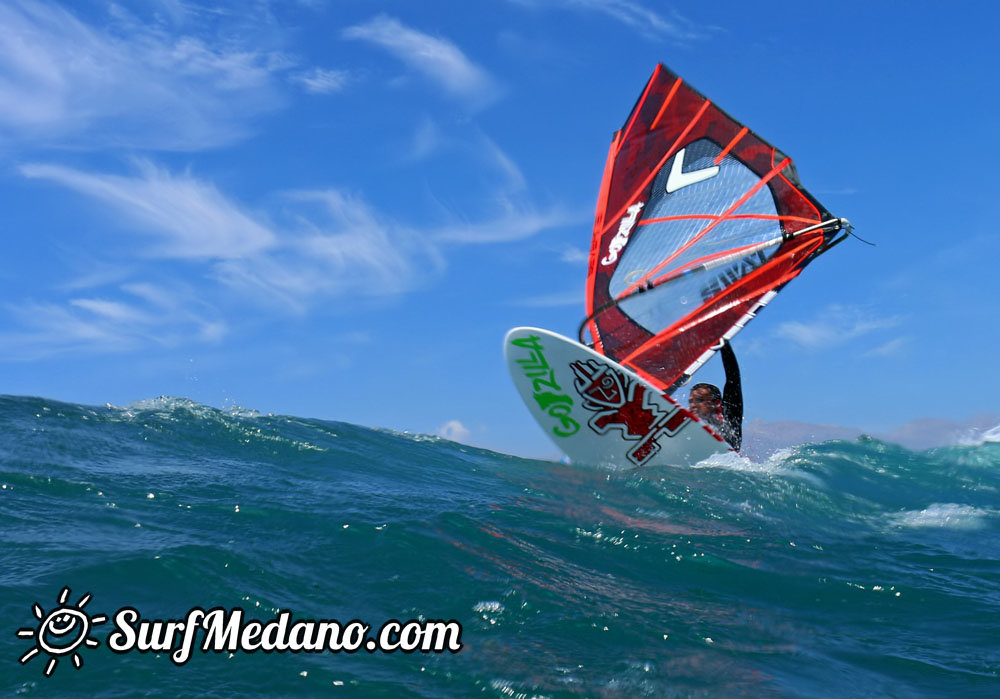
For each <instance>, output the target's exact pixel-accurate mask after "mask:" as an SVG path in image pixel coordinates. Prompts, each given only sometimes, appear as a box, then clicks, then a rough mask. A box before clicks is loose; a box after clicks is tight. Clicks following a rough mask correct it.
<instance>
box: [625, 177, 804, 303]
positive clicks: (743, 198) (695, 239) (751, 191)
mask: <svg viewBox="0 0 1000 699" xmlns="http://www.w3.org/2000/svg"><path fill="white" fill-rule="evenodd" d="M790 162H792V160H791V158H785V159H784V160H782V161H781V164H780V165H778V166H777V167H775V168H774V169H772V170H771V171H770V172H768V173H767V174H766V175H765V176H764V177H762V178H761V179H760V181H759V182H757V184H755V185H754V186H753V187H751V188H750V189H749V190H747V191H746V192H745V193H744V194H743V196H741V197H740V198H739V199H737V200H736V202H735V203H734V204H733V205H732V206H730V207H729V208H728V209H727V210H726V211H724V212H723V214H722V216H721V217H720V218H719V219H717V220H715V221H713V222H712V223H710V224H708V225H707V226H705V227H704V228H703V229H702V230H701V232H700V233H698V234H697V235H695V236H694V237H693V238H691V240H689V241H688V242H686V243H685V244H684V245H682V246H681V247H679V248H677V250H675V251H674V252H673V253H671V254H670V255H668V256H667V257H666V259H664V260H663V261H662V262H660V263H659V264H658V265H656V267H654V268H653V269H651V270H650V271H649V272H647V273H646V274H644V275H643V276H642V277H641V278H639V279H638V280H637V281H636V282H635V283H634V284H632V285H631V286H629V287H628V288H626V289H625V291H623V292H622V293H621V294H619V295H618V298H622V297H623V296H625V295H627V294H630V293H632V292H633V291H635V290H636V289H638V288H639V287H640V286H642V284H643V283H644V282H645V281H647V280H648V279H650V278H651V277H652V276H653V275H654V274H656V273H657V272H659V271H660V270H661V269H663V268H664V267H666V266H667V265H668V264H670V263H671V262H673V261H674V260H676V259H677V258H678V257H679V256H680V255H682V254H683V253H684V252H686V251H687V250H689V249H690V248H691V246H692V245H694V244H695V243H697V242H698V241H699V240H701V239H702V238H704V237H705V236H706V235H708V233H709V232H710V231H711V230H712V229H713V228H715V227H716V226H718V225H719V224H720V223H722V222H723V221H725V220H726V219H728V218H729V215H730V214H731V213H733V212H734V211H736V209H738V208H740V207H741V206H743V204H745V203H746V202H747V200H748V199H750V197H752V196H753V195H754V194H756V193H757V192H758V191H760V189H761V187H763V186H764V185H766V184H767V183H768V182H769V181H770V180H771V178H772V177H774V176H775V175H777V174H778V173H779V172H780V171H781V170H782V168H784V167H785V166H786V165H788V163H790ZM653 283H654V284H655V283H656V280H654V282H653Z"/></svg>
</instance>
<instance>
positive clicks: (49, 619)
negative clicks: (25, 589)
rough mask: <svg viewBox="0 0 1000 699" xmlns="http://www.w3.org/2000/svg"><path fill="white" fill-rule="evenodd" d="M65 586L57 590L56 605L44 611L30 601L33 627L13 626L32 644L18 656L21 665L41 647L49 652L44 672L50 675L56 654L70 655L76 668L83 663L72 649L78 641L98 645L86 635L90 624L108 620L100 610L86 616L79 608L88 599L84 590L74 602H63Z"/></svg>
mask: <svg viewBox="0 0 1000 699" xmlns="http://www.w3.org/2000/svg"><path fill="white" fill-rule="evenodd" d="M69 592H70V590H69V588H68V587H64V588H63V589H62V592H60V593H59V606H58V607H56V608H55V609H53V610H52V611H51V612H49V613H48V614H46V613H45V610H44V609H42V608H41V606H39V604H38V603H37V602H36V603H35V604H33V605H32V607H31V611H32V612H33V613H34V615H35V618H36V619H38V621H39V624H38V628H37V629H33V628H30V627H27V628H22V629H18V630H17V635H18V637H19V638H33V639H35V645H34V646H32V647H31V648H30V649H29V650H28V652H27V653H25V654H24V655H22V656H21V657H20V661H21V664H22V665H24V664H25V663H27V662H28V661H29V660H31V659H32V658H34V657H35V656H36V655H38V654H39V653H40V652H42V651H44V652H46V653H48V655H49V662H48V665H46V666H45V676H46V677H50V676H51V675H52V673H53V672H55V669H56V666H57V665H58V664H59V658H61V657H63V656H64V655H68V656H70V657H71V658H72V659H73V666H74V667H76V668H77V669H79V668H80V667H81V666H82V665H83V660H81V659H80V656H79V655H77V653H76V649H77V648H79V647H80V646H82V645H86V646H87V647H88V648H96V647H97V646H99V645H100V643H99V642H98V640H97V639H96V638H90V637H89V636H88V635H87V634H89V633H90V628H91V626H96V625H98V624H103V623H104V622H106V621H107V620H108V618H107V617H106V616H104V615H103V614H98V615H97V616H94V617H91V616H88V615H87V613H86V612H84V611H83V608H84V607H85V606H87V602H89V601H90V593H89V592H88V593H87V594H85V595H84V596H83V597H81V598H80V601H79V602H77V603H76V604H75V605H72V604H66V600H68V599H69Z"/></svg>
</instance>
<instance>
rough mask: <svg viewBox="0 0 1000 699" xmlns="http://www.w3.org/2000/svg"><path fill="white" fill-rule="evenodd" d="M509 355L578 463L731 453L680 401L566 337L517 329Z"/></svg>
mask: <svg viewBox="0 0 1000 699" xmlns="http://www.w3.org/2000/svg"><path fill="white" fill-rule="evenodd" d="M504 356H505V358H506V360H507V368H508V369H509V370H510V375H511V377H512V378H513V379H514V385H515V386H517V390H518V392H519V393H520V394H521V398H523V399H524V403H525V405H527V406H528V410H530V411H531V414H532V415H534V416H535V419H536V420H537V421H538V424H539V425H541V427H542V429H543V430H544V431H545V433H546V434H547V435H549V437H551V438H552V441H553V442H555V443H556V445H557V446H558V447H559V448H560V449H561V450H562V451H563V453H565V454H566V456H568V457H569V458H570V459H572V460H573V461H575V462H580V463H589V464H595V465H613V466H618V467H626V468H628V467H635V466H664V465H673V466H687V465H691V464H695V463H697V462H699V461H701V460H702V459H705V458H707V457H708V456H711V455H712V454H715V453H718V452H725V451H729V450H730V449H729V445H728V444H726V442H725V441H723V440H722V438H721V437H719V436H718V435H717V434H716V433H715V432H713V431H712V430H711V429H710V428H709V427H708V426H707V425H705V423H703V422H701V421H699V420H698V418H696V417H695V416H694V415H692V414H691V413H689V412H688V411H687V409H686V408H684V407H682V406H681V405H679V404H678V403H677V402H676V401H674V400H673V399H672V398H670V397H669V396H664V395H663V394H661V393H660V392H659V391H658V390H657V389H656V388H655V387H654V386H652V385H650V384H649V383H647V382H646V381H644V380H643V379H641V378H640V377H639V376H638V375H636V374H635V373H634V372H632V371H630V370H628V369H626V368H625V367H623V366H621V365H620V364H617V363H616V362H614V361H612V360H610V359H608V358H607V357H605V356H603V355H601V354H598V353H597V352H595V351H593V350H591V349H590V348H588V347H584V346H583V345H581V344H579V343H578V342H573V341H572V340H569V339H567V338H565V337H563V336H562V335H557V334H556V333H553V332H549V331H548V330H542V329H540V328H514V329H513V330H511V331H510V332H508V333H507V337H506V338H505V339H504Z"/></svg>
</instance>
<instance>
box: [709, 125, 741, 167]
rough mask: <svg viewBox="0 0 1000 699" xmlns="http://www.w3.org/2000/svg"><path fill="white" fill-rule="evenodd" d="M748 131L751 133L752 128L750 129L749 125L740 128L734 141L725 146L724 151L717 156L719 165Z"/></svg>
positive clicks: (716, 159) (716, 161)
mask: <svg viewBox="0 0 1000 699" xmlns="http://www.w3.org/2000/svg"><path fill="white" fill-rule="evenodd" d="M748 133H750V129H748V128H747V127H745V126H744V127H743V128H742V129H740V132H739V133H738V134H736V136H735V137H734V138H733V140H732V141H730V142H729V145H727V146H726V147H725V148H723V149H722V152H721V153H719V154H718V155H717V156H715V164H716V165H718V164H719V163H721V162H722V159H723V158H725V157H726V155H728V154H729V151H731V150H732V149H733V146H735V145H736V144H737V143H739V140H740V139H741V138H743V137H744V136H746V135H747V134H748Z"/></svg>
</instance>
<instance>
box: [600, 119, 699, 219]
mask: <svg viewBox="0 0 1000 699" xmlns="http://www.w3.org/2000/svg"><path fill="white" fill-rule="evenodd" d="M711 104H712V102H711V100H705V102H704V104H702V105H701V109H699V110H698V113H697V114H695V115H694V118H693V119H691V121H690V122H689V123H688V125H687V126H686V127H685V128H684V131H682V132H681V135H680V136H678V137H677V140H676V141H674V144H673V145H672V146H670V149H669V150H667V152H666V153H665V154H664V156H663V158H662V159H661V160H660V162H659V163H658V164H657V165H656V167H655V168H653V169H652V170H651V171H650V173H649V175H647V176H646V179H645V180H643V181H642V184H641V185H639V186H638V187H636V188H635V193H634V194H633V195H632V196H631V198H629V200H628V201H627V202H625V205H624V206H623V207H622V208H621V209H619V210H618V213H616V214H615V215H614V216H612V217H611V221H610V222H608V221H607V220H605V224H606V225H605V226H604V230H603V231H601V236H603V235H604V234H605V233H607V232H608V231H609V230H610V229H611V226H613V225H615V222H616V221H618V220H619V219H620V218H621V217H622V214H624V213H625V210H626V209H627V208H628V207H630V206H631V205H632V204H633V203H634V202H635V200H636V199H637V198H638V197H639V195H640V194H642V192H643V191H644V190H645V189H646V187H648V186H649V183H650V182H652V181H653V178H654V177H656V174H657V173H658V172H659V171H660V168H662V167H663V166H664V165H665V164H666V162H667V161H668V160H670V158H671V157H672V156H673V154H674V151H675V150H676V148H677V146H679V145H680V143H681V141H683V140H684V138H685V137H686V136H687V135H688V133H690V132H691V129H693V128H694V125H695V124H696V123H698V120H699V119H701V117H702V115H703V114H704V113H705V110H706V109H708V108H709V106H710V105H711ZM624 140H625V139H622V142H624Z"/></svg>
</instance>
